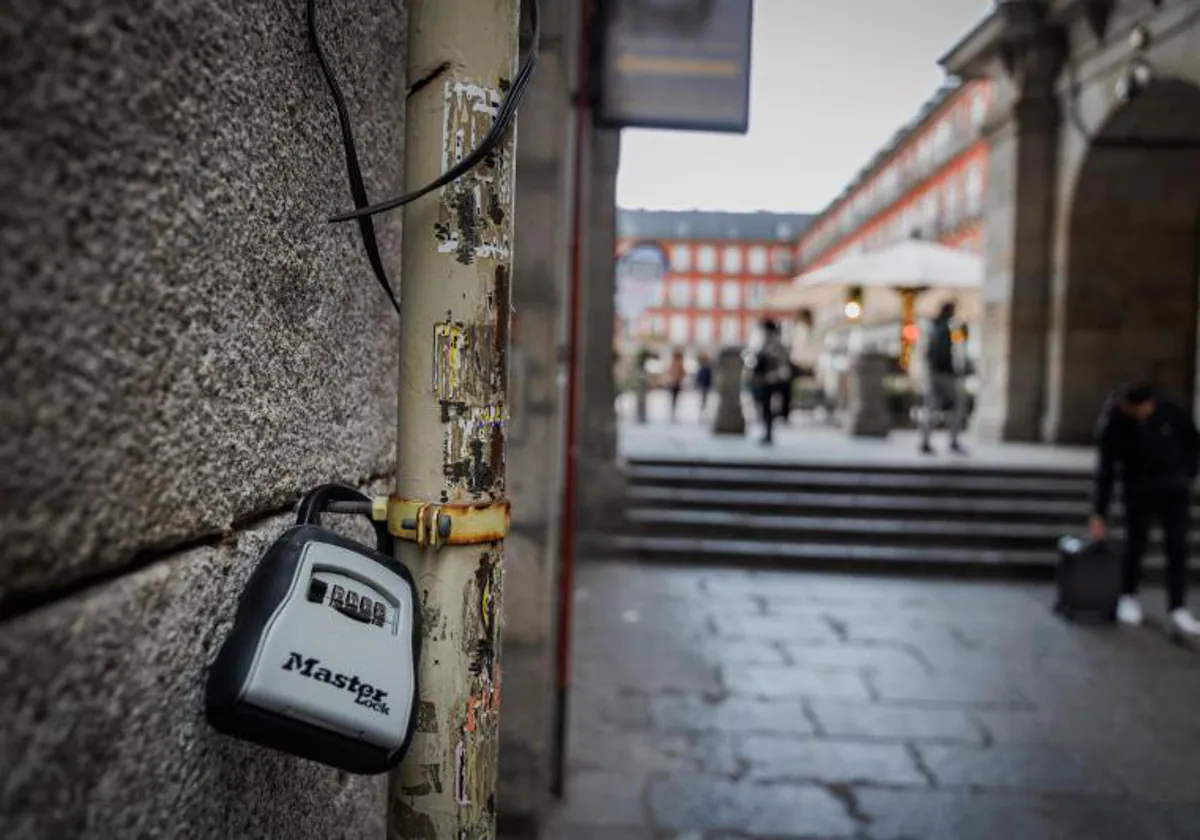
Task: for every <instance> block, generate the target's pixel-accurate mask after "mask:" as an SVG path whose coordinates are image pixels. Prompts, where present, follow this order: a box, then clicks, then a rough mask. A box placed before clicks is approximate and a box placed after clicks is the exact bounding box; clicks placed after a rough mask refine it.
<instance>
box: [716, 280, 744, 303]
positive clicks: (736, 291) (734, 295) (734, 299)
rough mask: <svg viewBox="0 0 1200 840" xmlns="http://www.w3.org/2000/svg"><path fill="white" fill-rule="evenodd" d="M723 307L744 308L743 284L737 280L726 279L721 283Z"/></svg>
mask: <svg viewBox="0 0 1200 840" xmlns="http://www.w3.org/2000/svg"><path fill="white" fill-rule="evenodd" d="M721 308H722V309H741V308H742V284H741V283H739V282H738V281H737V280H726V281H725V282H724V283H722V284H721Z"/></svg>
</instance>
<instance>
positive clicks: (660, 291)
mask: <svg viewBox="0 0 1200 840" xmlns="http://www.w3.org/2000/svg"><path fill="white" fill-rule="evenodd" d="M666 285H667V284H666V283H665V282H664V281H662V280H659V281H658V282H657V283H655V284H654V298H653V300H652V304H651V305H653V306H662V305H663V303H665V302H666V301H665V300H664V299H665V297H666V293H667V291H666Z"/></svg>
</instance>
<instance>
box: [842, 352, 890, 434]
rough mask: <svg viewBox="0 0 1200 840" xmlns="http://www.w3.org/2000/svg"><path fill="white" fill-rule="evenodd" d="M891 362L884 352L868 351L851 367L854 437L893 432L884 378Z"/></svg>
mask: <svg viewBox="0 0 1200 840" xmlns="http://www.w3.org/2000/svg"><path fill="white" fill-rule="evenodd" d="M889 364H890V361H889V359H888V357H887V356H885V355H884V354H883V353H879V352H877V351H875V350H867V351H865V352H863V353H860V354H859V355H857V356H855V357H854V361H853V362H852V363H851V366H850V409H849V413H848V422H847V425H846V430H847V431H848V432H849V433H850V435H851V436H852V437H873V438H885V437H887V436H888V434H890V433H891V431H892V416H891V412H889V411H888V401H887V390H886V389H885V388H884V378H885V377H886V376H887V372H888V365H889Z"/></svg>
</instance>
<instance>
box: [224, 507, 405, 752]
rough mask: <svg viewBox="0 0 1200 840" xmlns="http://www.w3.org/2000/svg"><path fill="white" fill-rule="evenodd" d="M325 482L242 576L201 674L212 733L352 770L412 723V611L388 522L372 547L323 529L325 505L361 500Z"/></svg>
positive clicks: (388, 747)
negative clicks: (225, 632) (228, 624)
mask: <svg viewBox="0 0 1200 840" xmlns="http://www.w3.org/2000/svg"><path fill="white" fill-rule="evenodd" d="M370 501H371V500H370V499H369V498H368V497H367V496H364V495H363V494H361V493H359V492H358V491H357V490H354V489H353V488H349V487H342V486H340V485H322V486H321V487H318V488H316V489H314V490H313V491H312V492H310V493H309V494H308V495H307V496H306V497H305V498H304V500H303V501H302V502H301V504H300V509H299V513H298V516H297V524H296V525H294V526H292V527H290V528H288V529H287V530H286V531H285V532H284V533H283V534H282V535H281V536H280V537H279V539H277V540H276V541H275V542H274V543H273V544H272V545H271V546H270V548H268V549H267V551H266V553H264V554H263V556H262V558H261V559H260V560H259V561H258V565H257V566H256V567H255V569H254V571H253V572H252V573H251V576H250V579H249V581H248V582H247V584H246V588H245V590H244V591H243V592H242V596H241V601H240V602H239V604H238V609H237V615H236V617H235V619H234V624H233V628H232V630H231V631H230V633H229V636H228V637H227V638H226V639H225V643H224V645H223V646H222V647H221V651H220V653H219V654H218V655H217V658H216V661H215V662H214V664H213V666H212V669H211V670H210V672H209V676H208V685H207V693H206V698H205V699H206V711H207V716H208V720H209V722H210V723H211V724H212V725H213V727H214V728H216V729H217V730H218V731H220V732H223V733H225V734H227V735H231V736H233V737H235V738H240V739H243V740H246V741H252V742H254V743H257V744H261V745H263V746H266V747H270V748H272V749H276V750H280V751H282V752H286V753H290V754H292V755H296V756H300V757H302V758H308V759H312V760H314V761H319V762H321V763H323V764H328V765H330V766H333V767H337V768H340V769H342V770H346V771H349V772H351V773H361V774H375V773H383V772H386V771H387V770H390V769H391V768H393V767H395V766H396V765H397V764H398V763H399V762H400V759H401V758H403V756H404V753H405V751H406V750H407V749H408V744H409V742H410V741H411V739H412V731H413V724H414V721H415V719H416V715H415V708H416V697H417V663H418V659H419V656H420V616H419V609H418V604H417V594H416V589H415V587H414V585H413V580H412V576H411V575H410V574H409V572H408V570H407V569H406V568H405V567H404V566H403V565H401V564H400V563H398V562H396V561H395V560H394V559H393V557H392V556H391V551H390V545H391V537H390V536H389V535H388V533H387V529H386V525H384V524H383V523H375V528H376V534H377V547H376V548H375V549H371V548H369V547H367V546H364V545H362V544H360V543H357V542H355V541H353V540H350V539H347V538H346V537H343V536H341V535H339V534H337V533H334V532H333V531H331V530H329V529H327V528H323V527H321V525H320V521H319V514H320V510H321V509H322V508H323V507H324V506H325V505H326V504H328V503H329V502H358V503H369V502H370Z"/></svg>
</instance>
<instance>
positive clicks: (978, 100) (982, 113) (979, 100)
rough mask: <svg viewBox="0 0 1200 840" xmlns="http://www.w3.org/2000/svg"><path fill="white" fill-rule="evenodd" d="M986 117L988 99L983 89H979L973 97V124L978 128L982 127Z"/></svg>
mask: <svg viewBox="0 0 1200 840" xmlns="http://www.w3.org/2000/svg"><path fill="white" fill-rule="evenodd" d="M986 117H987V100H986V99H985V98H984V96H983V91H979V92H978V93H976V94H975V95H974V96H973V97H971V126H972V127H973V128H976V129H978V128H982V127H983V121H984V118H986Z"/></svg>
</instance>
